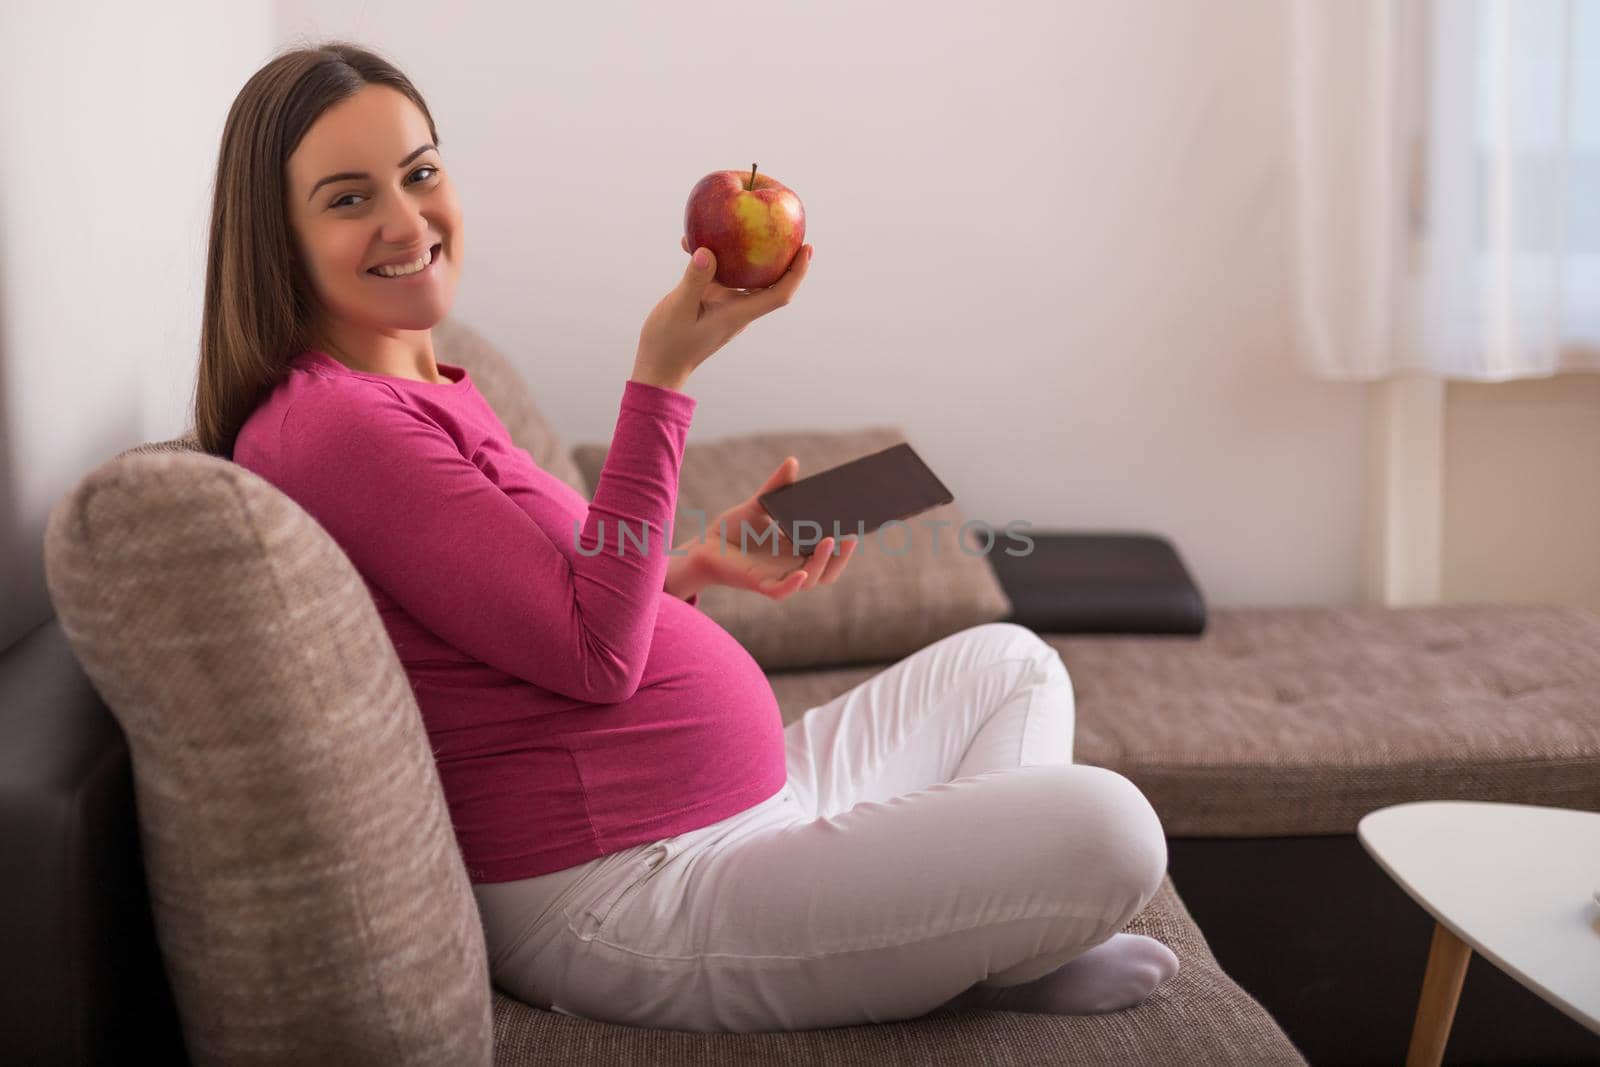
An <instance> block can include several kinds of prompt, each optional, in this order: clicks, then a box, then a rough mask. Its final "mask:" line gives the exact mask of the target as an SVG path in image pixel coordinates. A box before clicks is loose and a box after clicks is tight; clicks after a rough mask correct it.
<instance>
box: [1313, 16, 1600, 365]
mask: <svg viewBox="0 0 1600 1067" xmlns="http://www.w3.org/2000/svg"><path fill="white" fill-rule="evenodd" d="M1289 25H1290V41H1289V49H1288V56H1289V63H1290V101H1289V102H1290V122H1291V129H1292V151H1291V156H1290V159H1291V182H1292V201H1291V226H1290V231H1291V235H1292V241H1293V253H1292V254H1293V258H1292V261H1291V262H1292V267H1293V272H1294V282H1295V299H1296V303H1297V307H1296V316H1295V321H1296V340H1297V345H1296V348H1297V356H1298V358H1299V360H1300V361H1301V362H1302V364H1303V365H1304V366H1305V367H1306V368H1307V369H1308V370H1310V371H1311V373H1313V374H1314V375H1316V376H1318V377H1321V378H1330V379H1341V380H1351V381H1367V380H1372V379H1376V378H1382V377H1385V376H1388V375H1392V374H1394V373H1396V372H1401V371H1409V372H1419V373H1424V374H1431V375H1437V376H1440V377H1447V378H1457V379H1472V380H1478V381H1504V380H1506V379H1510V378H1523V377H1543V376H1546V375H1550V374H1555V373H1559V372H1569V371H1594V372H1600V0H1295V3H1294V6H1293V8H1292V11H1291V15H1290V20H1289Z"/></svg>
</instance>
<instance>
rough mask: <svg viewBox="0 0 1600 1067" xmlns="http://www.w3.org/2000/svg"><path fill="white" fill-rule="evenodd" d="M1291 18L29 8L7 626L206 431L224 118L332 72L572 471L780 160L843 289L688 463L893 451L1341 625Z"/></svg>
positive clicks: (873, 8)
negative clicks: (1312, 360)
mask: <svg viewBox="0 0 1600 1067" xmlns="http://www.w3.org/2000/svg"><path fill="white" fill-rule="evenodd" d="M1284 17H1285V16H1284V12H1283V9H1282V7H1281V5H1280V4H1279V3H1277V2H1276V0H1208V2H1207V3H1205V4H1189V3H1181V2H1159V0H1104V2H1077V3H1065V4H1063V3H1057V2H1051V0H1029V2H1025V3H1024V2H1017V3H1010V4H1003V5H1000V6H999V7H995V6H986V7H982V8H980V7H978V6H974V5H958V4H942V5H932V6H930V5H926V4H917V3H907V2H901V3H892V4H891V3H879V4H868V5H863V4H859V3H855V4H850V3H841V2H832V3H826V4H807V5H804V6H802V7H795V6H792V5H790V6H784V5H739V6H736V7H732V8H730V7H726V6H722V7H715V6H706V5H699V6H686V5H656V4H649V3H645V2H639V0H635V2H630V3H612V4H604V5H559V6H558V5H520V4H511V3H465V4H459V5H452V6H450V7H448V8H446V7H445V6H443V5H438V4H426V5H424V4H400V3H390V4H386V5H373V4H371V3H369V2H366V0H360V2H358V0H318V2H316V3H309V2H304V0H278V2H277V3H268V2H267V0H252V2H249V3H244V4H237V3H236V4H230V5H228V6H227V7H226V8H221V7H217V8H212V7H210V6H206V5H201V4H198V3H191V4H184V5H180V6H171V5H166V6H160V5H158V6H157V7H156V8H155V9H151V8H149V7H137V8H131V9H130V8H124V7H118V6H114V5H111V4H95V5H90V4H79V5H76V6H73V7H67V8H59V9H58V8H54V7H47V6H46V5H45V4H43V3H39V2H36V0H30V3H28V4H26V5H24V6H23V7H21V8H16V7H15V6H8V7H6V8H5V9H4V14H3V15H0V18H3V19H4V22H3V23H0V60H4V66H3V69H0V125H3V127H4V129H5V131H6V134H5V136H4V138H0V164H3V165H4V171H3V173H4V175H5V179H6V180H4V181H0V388H3V393H0V398H3V401H4V404H5V419H6V422H5V427H6V437H5V452H4V455H3V459H4V466H3V467H0V485H4V486H5V487H6V488H7V490H8V494H7V496H6V497H5V499H4V504H5V506H6V508H7V509H8V511H7V513H6V514H5V515H4V516H3V517H0V529H4V530H6V531H7V533H8V535H9V536H10V537H11V539H12V540H11V542H10V544H9V545H8V546H7V552H8V558H7V562H8V568H7V574H8V580H9V581H10V582H11V584H12V586H13V588H12V590H11V592H12V593H13V597H12V600H11V604H12V609H11V610H12V612H13V614H14V615H15V616H16V617H17V618H18V619H19V620H21V619H22V618H23V617H24V616H27V624H28V625H32V624H36V623H37V622H38V621H39V620H40V619H42V618H43V617H45V614H46V613H47V611H48V604H47V603H46V602H45V601H44V600H43V577H42V560H41V549H40V543H39V541H40V537H41V536H42V532H43V524H44V520H45V517H46V515H47V514H48V510H49V507H50V506H51V505H52V504H53V503H54V501H55V500H56V499H57V498H58V497H59V496H60V494H62V493H64V492H65V491H67V489H68V488H70V486H71V485H72V484H73V482H74V481H75V480H76V479H77V478H78V477H80V476H81V475H82V474H83V473H84V472H85V471H87V470H88V469H90V468H91V467H93V466H95V465H97V464H98V463H100V462H102V461H103V460H104V459H106V458H109V456H110V455H112V454H114V452H116V451H117V450H119V449H120V448H123V447H127V446H129V445H132V444H136V443H138V442H139V441H142V440H149V439H157V438H163V437H170V436H174V435H176V434H177V433H179V432H181V430H182V428H183V427H184V426H185V425H186V424H187V422H186V420H187V404H188V401H189V398H190V394H191V391H192V389H193V385H194V360H195V353H196V343H197V339H198V334H199V314H200V285H201V281H202V279H203V250H204V223H205V219H206V213H207V211H208V209H209V183H210V180H211V175H212V171H213V168H214V165H215V153H216V149H217V144H218V139H219V137H220V133H221V125H222V120H223V117H224V116H225V114H226V111H227V107H228V105H229V104H230V103H231V101H232V99H233V96H234V94H235V93H237V91H238V89H239V87H240V86H241V85H242V84H243V82H244V79H245V78H247V77H248V76H249V74H250V73H251V72H252V71H253V70H255V69H256V68H257V67H258V66H259V65H260V64H261V63H263V62H265V60H266V58H267V57H268V56H269V55H270V54H271V53H272V52H273V51H274V50H276V49H277V48H278V47H280V46H282V45H285V44H290V43H295V42H297V41H298V40H300V39H304V38H311V39H320V38H323V37H334V36H346V37H350V38H352V39H355V40H357V41H359V42H362V43H366V44H368V45H371V46H374V47H376V48H378V49H380V50H381V51H383V52H384V53H385V54H387V55H388V56H390V58H392V59H394V60H395V61H396V62H397V63H398V64H399V65H400V66H401V67H402V69H404V70H406V71H407V73H409V74H410V75H411V76H412V78H413V80H414V81H416V83H417V84H418V86H419V87H420V88H421V90H422V92H423V93H424V95H425V96H426V97H427V99H428V101H429V103H430V106H431V107H432V109H433V111H434V115H435V118H436V119H437V121H438V123H439V127H440V135H441V139H442V145H441V147H442V149H443V158H444V162H445V165H446V166H448V167H450V168H451V170H452V172H453V174H454V177H455V179H456V181H457V183H458V185H459V186H460V189H461V193H462V197H463V207H464V211H465V217H466V225H467V238H468V241H467V248H466V256H465V261H464V272H463V276H462V285H461V289H460V290H459V292H458V296H457V303H456V309H455V310H456V313H457V314H459V315H461V316H462V317H463V318H464V319H466V320H467V321H469V322H471V323H473V324H474V325H476V326H478V327H479V328H480V329H482V330H483V331H485V332H486V333H487V334H488V335H489V336H490V337H491V338H492V339H494V340H495V341H497V342H499V343H500V344H501V345H502V346H503V347H504V348H505V349H506V350H507V352H508V354H509V355H511V357H512V358H513V359H514V360H515V361H516V362H517V364H518V365H519V367H520V369H521V370H522V371H523V372H524V374H525V375H526V376H527V378H528V379H529V380H530V382H531V383H532V384H533V386H534V388H535V389H536V391H537V395H538V396H539V397H540V398H541V403H542V405H543V407H544V408H545V410H546V412H547V413H548V414H549V416H550V417H551V419H552V421H554V423H555V424H556V426H557V428H558V429H559V430H560V431H561V432H562V434H563V435H564V436H565V438H566V439H567V440H568V442H569V443H576V442H580V441H593V440H604V439H606V438H607V437H609V435H610V432H611V429H612V427H613V425H614V422H615V418H616V413H617V403H618V400H619V398H620V395H621V390H622V383H623V381H624V380H625V379H626V378H627V376H628V374H629V372H630V370H631V367H632V360H633V353H634V347H635V344H636V342H637V338H638V331H639V326H640V324H641V323H642V322H643V319H644V317H645V315H646V314H647V313H648V311H649V310H650V308H651V307H652V306H653V305H654V304H655V302H656V301H657V300H658V299H659V298H660V297H661V295H662V294H663V293H665V292H666V291H667V289H669V288H670V287H671V286H672V285H674V284H676V282H677V280H678V278H679V276H680V272H681V271H682V268H683V264H684V255H683V253H682V251H681V250H680V249H679V247H678V238H679V236H680V234H681V233H682V212H683V203H684V199H685V196H686V194H687V193H688V190H689V188H690V186H692V185H693V184H694V182H695V181H696V180H697V179H699V178H700V177H701V175H703V174H705V173H706V172H707V171H710V170H717V169H741V168H747V167H748V166H749V165H750V164H751V163H752V162H757V163H760V165H761V168H762V170H763V171H765V172H767V173H770V174H772V175H773V176H775V177H777V178H779V179H780V180H782V181H784V182H786V183H788V184H790V185H791V186H792V187H793V188H794V189H795V190H796V191H797V192H798V193H799V194H800V195H801V197H802V198H803V199H804V201H805V204H806V209H807V214H808V223H809V228H808V232H807V239H808V240H809V241H810V242H812V243H814V244H815V245H816V248H817V258H816V262H815V265H814V266H813V268H812V270H811V274H810V277H809V279H808V281H807V283H806V285H805V287H804V289H803V290H802V292H801V293H800V295H799V297H798V298H797V299H796V301H795V302H794V303H793V304H791V305H790V306H789V307H787V308H784V309H781V310H779V311H778V312H776V313H775V314H773V315H771V316H769V317H767V318H765V319H763V320H761V321H759V322H757V323H755V324H754V325H752V326H751V327H750V328H749V329H748V330H747V331H745V333H744V334H743V335H741V336H740V337H738V338H736V339H735V340H734V341H733V342H732V343H730V344H729V345H728V346H727V347H726V348H724V349H723V350H722V351H721V352H719V353H718V354H717V355H715V356H714V357H712V359H711V360H710V361H709V362H707V363H706V364H705V365H704V366H703V367H702V368H701V369H700V370H699V372H697V374H696V375H695V377H694V378H693V379H692V381H691V382H690V385H689V391H690V392H691V393H692V394H693V395H695V396H696V397H697V398H698V400H699V408H698V411H697V413H696V416H695V426H694V429H693V431H692V435H691V441H692V440H695V439H710V438H712V437H716V436H720V435H723V434H731V433H742V432H750V431H756V430H761V429H771V428H785V427H813V426H819V427H838V428H844V427H853V426H860V425H865V424H883V423H890V424H899V425H902V426H904V427H905V428H906V430H907V432H908V433H909V435H910V437H911V440H912V441H913V442H914V443H915V444H916V446H917V448H918V450H919V451H920V452H922V454H923V455H924V456H926V457H927V459H928V460H929V462H930V463H931V464H932V466H933V467H934V469H935V470H936V471H937V472H938V473H939V474H940V475H941V476H942V477H943V478H944V479H945V480H946V481H947V482H948V483H949V484H950V486H951V488H952V489H953V490H954V491H955V493H956V498H957V503H958V504H959V505H960V506H961V507H962V508H963V509H964V511H965V512H966V513H967V514H968V515H969V516H978V517H984V518H987V519H989V520H991V521H994V522H998V523H1004V522H1006V521H1009V520H1012V519H1026V520H1028V521H1030V522H1032V523H1033V524H1034V525H1035V526H1036V527H1052V526H1054V527H1068V528H1071V529H1077V530H1149V531H1156V532H1159V533H1162V534H1165V535H1167V536H1169V537H1170V538H1172V540H1173V541H1174V542H1175V543H1176V544H1177V545H1178V547H1179V549H1180V551H1181V552H1182V553H1183V555H1184V557H1185V559H1186V560H1187V561H1188V563H1189V565H1190V566H1191V568H1192V569H1193V570H1194V572H1195V573H1196V576H1197V578H1198V580H1199V582H1200V584H1201V586H1202V588H1203V590H1204V591H1205V593H1206V595H1207V597H1208V599H1209V602H1210V603H1211V604H1212V605H1213V606H1218V607H1222V606H1229V605H1235V604H1247V603H1249V604H1270V603H1319V602H1320V603H1339V602H1353V601H1355V600H1356V599H1357V598H1358V597H1359V595H1360V586H1361V570H1362V535H1363V507H1364V472H1363V447H1364V421H1365V411H1366V403H1367V399H1366V390H1365V389H1364V387H1362V386H1359V385H1351V384H1337V383H1326V382H1319V381H1315V380H1313V379H1310V378H1308V377H1307V376H1306V375H1305V374H1304V373H1303V372H1301V371H1299V370H1297V369H1296V368H1295V367H1294V365H1293V361H1292V359H1291V358H1290V354H1289V350H1288V349H1289V343H1290V330H1289V317H1288V315H1289V313H1288V307H1287V305H1288V297H1289V294H1288V289H1287V280H1288V274H1289V272H1288V269H1287V267H1288V262H1287V258H1286V245H1287V239H1286V229H1285V209H1286V203H1285V194H1286V191H1287V190H1286V171H1285V167H1286V153H1285V147H1286V127H1285V121H1286V116H1285V114H1284V112H1283V104H1282V101H1283V96H1284V86H1285V77H1286V72H1285V70H1284V58H1283V56H1284V48H1283V36H1284V32H1285V29H1286V27H1285V23H1284ZM69 49H76V50H77V51H78V52H79V53H80V54H81V55H82V57H83V58H82V59H73V58H72V56H71V54H70V52H69ZM129 257H134V258H131V259H130V258H129ZM69 416H70V417H69ZM800 460H801V474H802V475H805V474H807V473H810V470H811V468H810V467H808V466H807V457H805V456H801V457H800ZM755 488H756V487H755V486H751V489H752V490H753V489H755ZM730 503H732V501H730ZM19 597H20V598H21V601H22V602H25V603H26V605H27V607H26V608H24V607H23V606H22V603H19ZM19 625H20V623H19ZM24 628H25V627H24ZM12 636H14V633H13V635H12Z"/></svg>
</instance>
